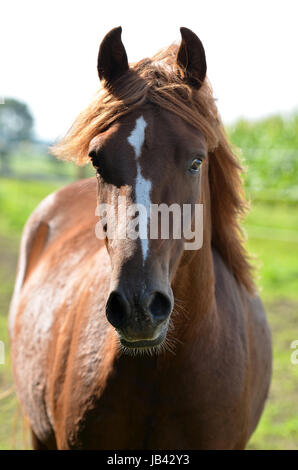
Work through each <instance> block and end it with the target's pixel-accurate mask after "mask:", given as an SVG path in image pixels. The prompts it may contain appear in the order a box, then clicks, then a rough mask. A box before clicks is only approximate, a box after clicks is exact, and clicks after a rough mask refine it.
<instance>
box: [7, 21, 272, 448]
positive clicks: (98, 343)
mask: <svg viewBox="0 0 298 470" xmlns="http://www.w3.org/2000/svg"><path fill="white" fill-rule="evenodd" d="M116 32H117V31H116ZM113 34H114V36H113V35H112V36H113V37H112V39H113V40H115V32H114V33H113ZM117 34H118V36H119V30H118V33H117ZM118 39H119V37H118ZM110 40H111V37H108V41H110ZM106 45H107V44H106V43H105V47H102V48H101V53H100V55H101V62H100V63H101V64H104V65H105V63H107V64H110V61H107V62H105V60H104V57H103V56H102V54H106ZM184 45H185V44H184ZM118 46H119V44H118ZM111 47H112V46H111ZM117 50H118V52H119V47H118V49H117ZM199 51H200V54H202V50H201V49H200V48H199ZM118 56H119V54H118ZM178 57H180V61H181V60H183V53H182V52H179V53H178ZM118 58H119V57H118ZM200 63H202V61H201V62H200ZM203 63H204V61H203ZM123 64H124V65H123ZM118 66H119V67H120V68H121V67H125V57H124V56H123V57H122V60H121V61H120V65H119V64H118ZM105 67H107V65H105ZM105 67H104V66H101V68H99V73H100V76H101V75H102V74H104V72H105V70H106V69H105ZM113 70H114V68H113ZM142 70H143V69H142ZM199 73H200V75H199V78H198V77H196V80H195V81H194V80H193V79H192V80H191V86H197V87H198V86H199V85H198V84H200V83H201V82H202V80H203V78H204V77H202V76H201V75H202V70H201V69H200V71H199ZM105 78H106V77H105ZM117 78H119V77H117ZM132 78H133V79H134V76H132ZM140 122H144V123H145V124H146V130H144V129H145V125H144V126H143V130H142V132H143V134H144V135H143V136H142V139H143V140H142V139H140V138H139V136H140V135H141V134H138V135H136V134H135V129H138V125H137V123H140ZM171 129H173V132H172V131H171ZM145 132H146V141H145V140H144V139H145ZM159 132H160V133H159ZM153 136H154V138H153ZM175 138H177V139H178V141H179V143H180V144H181V145H180V147H181V148H182V149H183V150H182V154H183V155H184V152H186V149H188V148H189V149H190V150H187V152H189V154H190V155H193V148H194V147H195V149H196V152H197V151H198V149H199V152H200V154H201V153H202V152H203V151H204V149H205V147H206V142H205V139H204V136H203V134H200V133H199V134H198V131H197V130H195V129H194V128H191V127H189V125H188V124H186V123H184V122H182V120H181V119H180V118H178V117H174V116H173V115H172V114H171V112H170V111H169V110H167V111H164V110H159V111H158V112H157V111H156V109H155V107H154V106H153V107H152V105H151V104H150V105H148V104H146V103H145V104H144V103H143V104H142V105H141V106H139V107H138V108H137V109H135V110H133V111H132V112H131V113H129V114H128V115H127V116H126V115H125V116H124V117H121V116H120V120H119V121H117V122H116V124H115V126H114V125H113V124H112V125H111V126H110V127H109V128H108V130H107V131H105V132H103V133H101V134H100V137H99V138H98V137H96V136H95V138H94V139H93V140H92V141H91V143H90V139H89V141H88V144H90V145H89V155H90V156H91V158H92V160H96V159H97V155H98V153H99V150H98V149H99V148H100V149H102V147H105V154H106V155H107V154H108V155H109V160H104V158H105V157H104V156H101V161H100V164H103V166H104V170H103V171H102V174H101V176H100V178H99V179H98V181H99V183H97V182H96V180H95V178H92V179H90V180H85V181H82V182H77V183H74V184H72V185H69V186H67V187H65V188H63V189H62V190H60V191H58V192H57V193H55V194H54V195H51V196H49V197H48V198H46V200H45V201H43V202H42V203H41V205H40V206H39V207H38V208H37V209H36V211H35V212H34V213H33V214H32V216H31V217H30V219H29V221H28V223H27V226H26V228H25V231H24V234H23V238H22V245H21V254H20V260H19V271H18V276H17V281H16V286H15V292H14V297H13V299H12V304H11V311H10V334H11V340H12V357H13V369H14V376H15V382H16V387H17V391H18V396H19V399H20V401H21V404H22V407H23V409H24V412H25V414H26V415H27V417H28V419H29V422H30V426H31V429H32V434H33V443H34V447H35V448H40V449H41V448H48V449H55V448H58V449H78V448H79V449H80V448H82V449H86V448H87V449H240V448H244V447H245V445H246V443H247V441H248V439H249V437H250V435H251V433H252V432H253V430H254V429H255V427H256V425H257V423H258V420H259V418H260V415H261V412H262V410H263V406H264V403H265V400H266V397H267V393H268V388H269V383H270V375H271V346H270V333H269V329H268V325H267V322H266V317H265V313H264V310H263V307H262V304H261V302H260V300H259V298H258V296H257V295H256V293H255V292H253V290H252V289H250V287H249V282H248V281H247V279H249V278H248V277H247V270H248V268H247V265H246V264H245V261H244V258H243V256H242V254H241V249H240V244H238V245H237V243H238V242H237V239H236V238H235V239H234V244H233V235H234V234H233V224H234V219H233V220H232V221H231V220H229V212H230V213H235V211H233V210H231V207H230V209H229V211H228V209H227V211H225V207H224V206H225V205H224V204H223V202H222V201H223V200H224V198H230V202H229V204H228V203H227V206H229V205H230V206H231V205H232V204H234V206H236V205H237V204H238V203H239V201H238V199H237V198H238V195H237V190H236V191H235V193H233V191H232V185H231V186H227V185H229V184H230V182H229V180H228V179H227V178H226V176H225V175H223V174H222V173H221V171H222V170H221V168H220V165H219V164H218V161H219V157H221V153H218V154H216V153H214V154H212V151H211V150H210V152H209V154H210V156H209V159H208V160H209V163H208V160H207V158H206V159H205V161H204V163H203V165H202V170H201V173H200V174H199V172H197V174H198V175H199V176H198V177H196V178H193V177H191V178H192V179H188V180H185V171H184V170H183V171H181V172H180V173H181V175H182V176H179V174H180V173H179V172H178V170H177V168H180V167H181V168H184V166H183V165H184V164H185V160H183V158H184V157H181V155H180V154H179V152H180V153H181V150H179V151H178V150H177V146H178V144H175ZM131 142H132V143H133V144H134V145H131ZM156 142H157V143H156ZM182 143H183V145H182ZM129 145H130V146H129ZM221 145H222V147H223V146H224V142H222V143H221ZM171 146H175V149H176V150H175V152H174V151H172V150H171ZM173 148H174V147H173ZM121 149H122V151H120V150H121ZM133 149H135V150H136V152H135V155H134V153H133V151H132V150H133ZM141 149H143V153H141ZM100 151H101V150H100ZM167 152H168V153H167ZM174 153H175V160H171V158H172V157H171V155H172V154H174ZM121 154H123V155H125V162H124V160H123V159H122V160H121ZM101 155H102V154H101ZM119 155H120V157H119ZM154 155H156V157H154ZM160 155H164V161H163V162H161V164H163V165H165V166H164V167H162V168H163V169H162V171H163V172H164V178H163V179H164V180H165V184H164V185H163V184H161V183H160V174H159V173H158V172H157V173H156V174H155V172H154V167H155V166H156V167H158V165H159V162H160V157H159V156H160ZM149 156H150V158H151V161H150V159H149ZM224 156H225V160H224V162H223V163H222V164H224V165H229V164H230V165H231V171H230V172H229V170H228V169H227V173H228V174H229V176H231V180H232V179H233V174H234V176H235V175H236V171H238V170H239V168H238V167H237V165H236V163H234V161H232V160H231V159H232V157H231V156H230V154H229V153H228V152H226V153H225V154H224ZM135 157H137V159H139V160H136V158H135ZM154 158H155V160H154ZM202 158H203V159H204V158H205V157H202ZM195 160H196V163H197V159H195ZM229 160H230V163H229ZM136 161H137V163H136ZM181 161H182V163H183V165H182V163H181ZM187 161H188V160H187ZM192 161H194V159H192ZM102 162H103V163H102ZM138 162H140V163H138ZM93 163H94V162H93ZM111 164H113V171H112V172H111V171H110V168H109V165H111ZM138 165H139V166H138ZM179 165H180V167H179ZM181 165H182V166H181ZM95 166H97V160H96V165H95ZM236 167H237V169H236ZM174 168H175V171H174V170H173V169H174ZM176 170H177V175H176ZM159 171H161V167H159ZM179 171H180V170H179ZM167 172H168V173H169V176H168V178H169V180H168V181H167V180H166V178H167ZM178 173H179V174H178ZM187 174H188V173H187ZM140 176H141V177H140ZM138 178H139V180H141V182H142V184H143V187H144V186H145V187H146V188H147V190H146V191H147V192H146V194H147V196H148V194H149V193H150V195H151V196H150V197H151V198H152V200H154V199H156V200H157V201H158V202H160V201H165V202H167V203H170V202H171V201H172V200H173V197H174V198H178V200H179V202H180V203H181V202H182V201H188V200H190V201H193V202H195V201H197V200H200V201H201V202H203V203H204V243H203V246H202V248H201V249H200V250H197V251H195V252H187V251H183V244H182V243H181V242H180V241H174V240H170V241H168V242H167V243H160V242H159V241H157V240H150V242H149V243H148V244H147V248H146V249H145V250H144V246H143V245H142V244H141V243H140V242H139V241H134V242H132V241H131V240H130V241H127V240H126V241H121V242H115V241H113V240H108V239H106V240H105V242H103V241H100V240H98V239H97V238H96V237H95V235H94V227H95V223H96V219H95V206H96V193H97V192H98V200H99V202H100V201H104V202H106V201H108V200H109V201H111V200H112V201H114V200H115V197H116V195H119V194H122V195H123V194H125V195H126V196H127V198H128V199H129V200H132V201H133V200H135V199H136V197H137V196H138V191H137V183H134V181H138ZM142 178H143V179H142ZM179 178H180V179H179ZM183 178H184V179H183ZM187 178H188V176H187ZM198 178H199V180H198ZM235 178H236V176H235ZM123 181H124V182H123ZM148 181H150V191H149V190H148V187H149V186H148ZM173 181H174V183H175V184H172V182H173ZM184 181H187V182H188V183H187V184H185V183H184ZM235 181H236V179H235ZM157 183H159V184H157ZM134 184H135V185H136V186H135V190H134V189H132V188H133V185H134ZM225 185H226V186H225ZM235 186H237V185H236V184H235ZM178 189H179V191H178ZM215 189H217V190H218V191H219V194H220V197H219V198H218V199H217V198H216V191H215ZM236 189H237V188H236ZM173 191H174V192H173ZM140 194H141V195H142V194H143V195H142V197H145V196H144V194H145V192H143V193H140ZM217 205H218V207H220V206H221V207H222V211H221V213H220V212H219V211H218V210H216V207H217ZM234 208H235V207H234ZM222 214H223V216H225V217H226V221H227V230H226V233H227V235H225V227H224V226H223V223H222V220H223V219H221V216H222ZM218 220H219V222H218ZM216 223H218V224H219V225H220V227H221V231H220V230H219V231H217V229H216ZM221 237H222V239H223V240H224V241H225V242H224V243H221ZM225 237H226V238H225ZM227 240H229V242H228V243H227ZM226 247H228V248H227V251H225V250H226ZM237 249H238V250H240V251H237ZM233 250H234V254H233ZM147 252H148V253H147ZM145 255H146V256H145ZM241 263H242V264H241ZM241 276H242V277H241ZM107 299H109V300H108V302H107ZM144 299H145V300H144ZM152 299H153V300H152ZM172 299H174V301H175V305H174V309H173V312H172ZM119 312H120V313H121V317H120V318H119ZM120 320H121V321H120ZM161 332H162V333H161ZM165 336H166V339H165ZM156 338H157V339H156ZM119 341H120V342H121V344H122V345H124V346H125V352H129V350H130V351H131V352H132V353H133V354H124V353H123V351H122V350H121V348H120V347H119ZM159 344H161V345H163V349H162V350H160V349H158V348H159ZM144 351H145V353H149V354H143V355H142V354H140V353H142V352H144Z"/></svg>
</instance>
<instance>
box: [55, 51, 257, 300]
mask: <svg viewBox="0 0 298 470" xmlns="http://www.w3.org/2000/svg"><path fill="white" fill-rule="evenodd" d="M177 52H178V46H177V45H171V46H170V47H168V48H167V49H163V50H161V51H159V52H158V53H157V54H156V55H154V56H153V57H152V58H151V59H143V60H141V61H140V62H137V63H135V64H131V67H130V69H129V71H128V72H126V74H125V75H124V76H123V77H121V78H120V79H118V80H117V82H116V83H115V84H114V86H113V88H111V87H109V86H107V84H105V83H104V82H103V83H101V87H100V89H99V91H98V93H97V94H96V95H95V97H94V99H93V100H92V102H91V103H90V105H89V106H88V107H87V108H86V109H85V110H84V111H83V112H82V113H81V114H80V115H79V116H78V118H77V119H76V120H75V122H74V124H73V125H72V127H71V128H70V129H69V131H68V133H67V134H66V136H65V137H64V138H63V139H62V140H61V141H60V142H58V143H57V144H56V145H54V146H53V147H52V148H51V150H52V153H53V154H54V155H55V156H56V157H58V158H62V159H64V160H73V161H75V163H76V164H78V165H84V164H86V163H88V162H89V161H90V160H89V157H88V148H89V143H90V141H91V140H92V139H93V138H94V137H95V136H97V135H98V134H100V133H101V132H104V131H105V130H106V129H107V128H108V127H109V126H111V124H113V123H114V122H115V121H116V120H118V119H119V118H120V117H122V116H124V115H126V114H128V113H130V112H131V111H133V110H135V109H137V108H138V107H140V106H142V105H144V104H145V103H152V104H154V105H157V106H159V107H161V108H164V109H166V110H168V111H171V112H173V113H175V114H177V115H178V116H180V117H181V118H182V119H184V120H185V121H186V122H188V123H189V124H191V125H192V126H193V127H195V128H197V129H198V130H200V131H201V132H202V133H203V134H204V136H205V138H206V140H207V145H208V150H209V183H210V195H211V196H210V197H211V219H212V244H213V245H214V246H215V248H216V249H217V250H218V251H219V253H220V254H221V256H222V257H223V259H224V261H225V263H226V265H227V266H228V268H229V269H230V270H231V272H232V273H233V274H234V276H235V278H236V279H237V281H238V282H239V283H241V284H242V285H244V286H245V287H246V288H247V289H248V291H249V292H254V291H255V286H254V283H253V279H252V268H251V265H250V263H249V259H248V254H247V252H246V250H245V248H244V237H243V233H242V231H241V228H240V224H239V223H240V219H241V218H242V217H243V216H244V214H245V212H246V208H247V206H246V201H245V198H244V193H243V188H242V186H243V184H242V179H241V172H242V168H241V166H240V163H239V161H238V158H237V157H236V155H235V154H234V152H233V150H232V147H231V144H230V143H229V142H228V139H227V137H226V134H225V131H224V127H223V124H222V122H221V119H220V116H219V114H218V111H217V107H216V105H215V101H214V97H213V92H212V88H211V86H210V84H209V82H208V80H207V79H205V80H204V82H203V84H202V86H201V87H200V89H199V90H198V91H196V90H194V89H192V88H191V87H190V86H189V85H187V84H186V83H185V81H184V75H183V70H182V69H180V68H179V67H178V65H177V62H176V57H177Z"/></svg>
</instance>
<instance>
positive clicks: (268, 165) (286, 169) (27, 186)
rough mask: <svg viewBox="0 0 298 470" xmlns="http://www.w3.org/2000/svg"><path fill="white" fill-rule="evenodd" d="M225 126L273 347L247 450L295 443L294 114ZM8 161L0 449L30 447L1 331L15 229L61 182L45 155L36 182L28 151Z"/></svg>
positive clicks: (0, 241)
mask: <svg viewBox="0 0 298 470" xmlns="http://www.w3.org/2000/svg"><path fill="white" fill-rule="evenodd" d="M229 132H230V137H231V140H232V142H233V143H234V144H235V145H236V146H237V147H241V148H242V150H243V155H245V157H246V160H245V165H247V167H248V171H247V175H246V176H245V187H246V193H247V196H248V198H249V199H250V200H251V211H250V213H249V215H248V217H247V218H246V221H245V223H244V228H245V231H246V234H247V238H248V240H247V247H248V250H249V252H250V253H251V254H252V256H255V257H256V260H255V261H254V264H255V265H256V266H257V268H258V276H257V279H258V281H257V282H258V285H259V286H260V289H261V296H262V299H263V301H264V303H265V307H266V311H267V314H268V319H269V324H270V327H271V332H272V339H273V348H274V366H273V379H272V384H271V390H270V396H269V400H268V401H267V404H266V408H265V412H264V414H263V416H262V419H261V422H260V424H259V426H258V429H257V431H256V432H255V434H254V435H253V437H252V439H251V440H250V443H249V445H248V449H298V403H297V384H298V365H294V364H292V363H291V354H292V352H293V350H292V349H291V347H290V345H291V342H292V341H293V340H298V321H297V320H298V280H297V279H298V266H297V259H298V218H297V201H298V189H297V183H296V181H297V175H298V159H297V149H298V140H297V139H298V137H297V136H298V115H296V116H294V117H289V118H288V119H282V118H281V117H279V116H276V117H274V118H270V119H267V120H263V121H261V122H259V123H247V122H246V121H241V122H238V123H237V124H236V125H235V126H234V127H233V128H231V129H229ZM15 161H16V162H18V163H15V167H14V169H15V171H20V173H21V174H19V176H20V177H21V178H22V179H16V178H15V177H14V178H1V180H0V340H1V341H3V342H4V345H5V364H0V449H12V448H18V449H21V448H30V439H29V436H28V432H27V430H26V426H25V425H24V424H23V420H22V417H21V412H20V409H19V407H18V405H17V400H16V397H15V394H14V391H13V388H12V386H13V380H12V373H11V363H10V359H9V341H8V332H7V311H8V305H9V300H10V297H11V293H12V289H13V283H14V276H15V269H16V262H17V253H18V244H19V240H20V235H21V231H22V228H23V226H24V223H25V221H26V219H27V218H28V216H29V214H30V213H31V212H32V210H33V209H34V208H35V207H36V205H37V204H38V203H39V201H40V200H41V199H42V198H43V197H45V196H46V195H47V194H49V193H51V192H52V191H54V190H56V189H58V188H59V187H61V186H62V185H64V184H65V180H63V181H62V179H61V180H60V179H59V180H58V181H57V177H56V174H55V172H56V169H57V167H56V166H55V164H53V162H51V160H48V161H47V163H46V164H44V166H42V164H39V165H40V166H39V167H38V172H43V173H44V174H47V176H49V175H50V174H52V178H51V179H48V178H45V179H44V180H40V181H33V180H32V179H31V176H32V175H31V173H33V171H34V161H35V163H36V161H38V159H36V158H35V160H34V161H32V162H30V157H29V156H28V158H26V159H23V160H22V158H21V155H18V156H16V159H15ZM30 163H32V164H30ZM60 165H61V169H63V171H64V169H65V168H67V169H66V170H65V171H66V177H67V178H68V179H70V178H73V175H74V174H75V173H74V172H73V170H69V168H70V166H69V165H68V166H67V167H66V164H64V163H63V164H60ZM59 168H60V167H59ZM25 173H27V175H26V174H25Z"/></svg>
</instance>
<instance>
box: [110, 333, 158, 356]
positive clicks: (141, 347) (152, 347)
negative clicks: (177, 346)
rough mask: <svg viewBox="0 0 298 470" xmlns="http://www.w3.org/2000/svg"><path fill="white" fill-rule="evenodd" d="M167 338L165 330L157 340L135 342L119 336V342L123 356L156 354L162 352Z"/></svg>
mask: <svg viewBox="0 0 298 470" xmlns="http://www.w3.org/2000/svg"><path fill="white" fill-rule="evenodd" d="M166 336H167V328H164V330H163V331H162V332H161V333H160V335H159V336H158V337H157V338H154V339H141V340H137V341H131V340H129V341H128V340H127V339H125V338H123V336H121V335H119V341H120V345H121V349H122V351H123V352H124V353H125V354H133V355H136V354H149V355H151V354H158V353H160V352H161V351H162V350H163V346H164V343H165V340H166Z"/></svg>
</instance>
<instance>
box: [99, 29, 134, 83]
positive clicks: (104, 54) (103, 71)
mask: <svg viewBox="0 0 298 470" xmlns="http://www.w3.org/2000/svg"><path fill="white" fill-rule="evenodd" d="M121 33H122V28H121V26H119V27H118V28H114V29H112V30H111V31H110V32H109V33H108V34H107V35H106V36H105V37H104V39H103V40H102V43H101V45H100V47H99V52H98V60H97V70H98V75H99V78H100V80H106V81H107V83H108V84H110V83H112V82H113V81H114V80H116V79H117V78H120V77H121V76H122V75H123V74H124V73H125V72H127V70H128V69H129V65H128V61H127V55H126V51H125V48H124V46H123V43H122V41H121Z"/></svg>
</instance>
